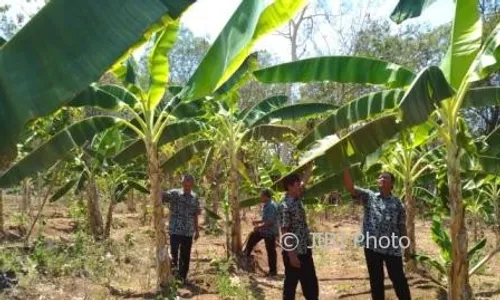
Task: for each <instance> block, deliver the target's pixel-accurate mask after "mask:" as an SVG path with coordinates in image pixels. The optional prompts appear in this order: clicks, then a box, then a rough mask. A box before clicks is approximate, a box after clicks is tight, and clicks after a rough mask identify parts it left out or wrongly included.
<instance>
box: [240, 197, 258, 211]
mask: <svg viewBox="0 0 500 300" xmlns="http://www.w3.org/2000/svg"><path fill="white" fill-rule="evenodd" d="M259 203H260V197H252V198H248V199H245V200H242V201H240V207H241V208H247V207H252V206H255V205H257V204H259Z"/></svg>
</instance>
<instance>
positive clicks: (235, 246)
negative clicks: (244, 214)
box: [229, 145, 241, 254]
mask: <svg viewBox="0 0 500 300" xmlns="http://www.w3.org/2000/svg"><path fill="white" fill-rule="evenodd" d="M233 146H234V145H231V148H230V149H231V155H230V163H231V168H230V170H229V172H230V173H229V199H230V203H231V213H232V215H231V217H232V220H231V221H232V223H231V252H232V253H233V254H239V253H240V252H241V217H240V203H239V201H238V163H237V157H236V153H234V152H235V150H234V147H233Z"/></svg>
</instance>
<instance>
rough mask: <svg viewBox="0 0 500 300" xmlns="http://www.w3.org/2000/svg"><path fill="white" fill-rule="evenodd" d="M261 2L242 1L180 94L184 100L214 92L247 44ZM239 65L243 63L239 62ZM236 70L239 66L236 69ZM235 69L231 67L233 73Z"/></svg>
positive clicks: (261, 0) (258, 13)
mask: <svg viewBox="0 0 500 300" xmlns="http://www.w3.org/2000/svg"><path fill="white" fill-rule="evenodd" d="M264 2H265V1H264V0H244V1H242V2H241V4H240V5H239V6H238V8H237V9H236V11H235V12H234V13H233V15H232V16H231V18H230V19H229V21H228V22H227V23H226V25H225V26H224V28H223V29H222V32H221V33H220V34H219V36H218V37H217V38H216V40H215V42H214V43H213V44H212V46H211V47H210V49H209V50H208V52H207V54H206V55H205V57H204V58H203V60H202V61H201V63H200V65H199V66H198V68H197V69H196V71H195V72H194V74H193V76H191V78H190V79H189V81H188V83H187V85H186V86H185V87H184V90H183V91H182V92H181V94H182V96H181V98H183V99H184V100H187V101H189V100H194V99H199V98H202V97H204V96H207V95H210V94H212V92H213V91H214V90H216V89H217V87H218V85H219V86H220V85H222V84H219V81H220V79H221V78H222V77H223V76H227V78H229V77H230V76H231V75H232V73H231V74H230V73H227V70H228V68H229V66H230V64H231V62H232V61H233V60H234V59H235V58H236V57H237V56H238V54H239V53H240V52H241V51H242V50H243V49H244V48H245V46H246V45H247V44H248V43H250V41H251V40H252V37H253V35H254V32H255V29H256V26H257V23H258V20H259V16H260V14H261V13H262V11H263V9H264ZM241 63H243V60H242V61H241ZM238 67H239V66H238ZM236 69H237V68H234V70H233V73H234V72H235V71H236Z"/></svg>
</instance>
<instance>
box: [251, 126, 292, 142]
mask: <svg viewBox="0 0 500 300" xmlns="http://www.w3.org/2000/svg"><path fill="white" fill-rule="evenodd" d="M296 133H297V131H296V130H295V129H293V128H292V127H289V126H282V125H259V126H255V127H253V128H251V129H249V130H247V131H246V132H245V134H244V135H243V137H242V141H244V142H245V141H249V140H252V139H253V140H260V139H263V140H266V141H273V140H280V139H283V137H284V136H286V135H295V134H296Z"/></svg>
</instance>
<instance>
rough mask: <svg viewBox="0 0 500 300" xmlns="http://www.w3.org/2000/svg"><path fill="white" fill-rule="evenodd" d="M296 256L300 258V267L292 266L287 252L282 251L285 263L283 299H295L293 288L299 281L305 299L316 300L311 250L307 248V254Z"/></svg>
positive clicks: (317, 289)
mask: <svg viewBox="0 0 500 300" xmlns="http://www.w3.org/2000/svg"><path fill="white" fill-rule="evenodd" d="M297 256H298V258H299V260H300V268H294V267H292V266H291V265H290V259H289V258H288V252H286V251H283V264H284V265H285V283H284V285H283V300H294V299H295V290H296V289H297V284H298V283H299V281H300V286H301V287H302V293H303V294H304V297H305V298H306V300H318V294H319V288H318V278H317V277H316V270H315V268H314V261H313V257H312V251H311V250H310V249H309V250H308V251H307V254H304V255H297Z"/></svg>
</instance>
